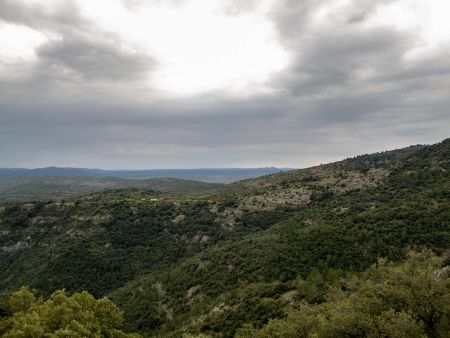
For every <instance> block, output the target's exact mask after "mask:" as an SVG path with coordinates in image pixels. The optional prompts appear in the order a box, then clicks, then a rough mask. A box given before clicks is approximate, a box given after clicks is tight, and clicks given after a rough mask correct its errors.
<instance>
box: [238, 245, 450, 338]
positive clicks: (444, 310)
mask: <svg viewBox="0 0 450 338" xmlns="http://www.w3.org/2000/svg"><path fill="white" fill-rule="evenodd" d="M443 265H444V259H443V258H439V257H435V256H432V255H430V254H429V253H427V252H423V253H421V254H411V255H410V257H409V259H408V260H407V261H406V262H405V263H404V264H393V263H389V262H387V261H386V260H383V259H380V260H379V261H378V263H377V264H376V265H374V266H372V267H371V268H370V269H369V270H368V271H367V272H366V273H364V274H363V277H362V278H359V279H358V278H352V279H349V280H345V281H341V283H340V285H339V286H338V287H329V290H328V292H327V294H326V297H325V301H323V302H320V303H308V302H306V301H300V302H296V303H295V304H293V305H292V306H290V307H289V310H288V311H287V314H286V317H285V318H283V319H275V320H271V321H269V323H268V324H266V325H264V326H263V327H262V328H260V329H255V328H253V327H252V326H251V325H249V324H247V325H244V326H243V328H241V329H239V330H238V333H237V335H236V337H242V338H244V337H245V338H247V337H253V338H263V337H286V338H289V337H292V338H296V337H324V338H325V337H326V338H328V337H405V338H406V337H448V336H449V334H450V270H449V269H448V266H447V267H445V268H444V267H443Z"/></svg>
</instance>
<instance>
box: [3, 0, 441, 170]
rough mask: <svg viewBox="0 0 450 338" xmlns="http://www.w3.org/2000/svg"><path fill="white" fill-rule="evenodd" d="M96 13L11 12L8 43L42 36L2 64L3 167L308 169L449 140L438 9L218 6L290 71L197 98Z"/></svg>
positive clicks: (25, 6)
mask: <svg viewBox="0 0 450 338" xmlns="http://www.w3.org/2000/svg"><path fill="white" fill-rule="evenodd" d="M86 3H88V2H86ZM86 3H85V2H84V1H81V0H80V1H72V2H70V1H68V2H64V5H61V3H59V4H58V5H57V3H56V2H55V3H53V2H51V4H50V5H48V6H44V5H41V4H40V3H38V2H33V1H31V2H30V1H22V0H20V1H17V0H15V1H12V0H3V1H2V2H0V33H1V30H2V28H4V27H13V28H14V27H16V28H17V27H25V28H26V29H29V30H30V31H33V32H37V33H39V34H41V35H42V36H43V38H42V42H40V43H39V44H37V45H36V46H35V47H33V54H32V55H33V56H32V57H31V58H25V57H19V56H18V57H16V58H11V57H6V56H2V53H1V52H0V154H1V159H0V167H12V166H14V167H18V166H21V167H36V166H46V165H61V166H62V165H65V166H84V167H102V168H130V169H132V168H163V167H214V166H266V165H267V166H269V165H278V166H297V167H303V166H308V165H312V164H317V163H323V162H327V161H332V160H336V159H339V158H341V157H345V156H349V155H356V154H358V153H363V152H370V151H377V150H383V149H387V148H395V147H401V146H406V145H409V144H413V143H430V142H435V141H439V140H440V139H443V138H445V137H449V136H450V135H449V130H450V128H449V127H450V108H449V107H450V96H449V95H448V93H449V92H450V61H449V60H450V58H449V55H450V40H445V39H442V38H439V39H438V38H437V37H436V38H434V36H433V35H427V32H428V28H429V26H430V25H431V24H432V19H433V18H431V17H426V15H425V14H424V15H422V14H418V13H422V12H423V11H424V10H426V9H427V8H428V7H429V6H432V5H430V4H429V3H428V2H425V1H420V0H417V1H401V0H397V1H396V0H368V1H361V0H349V1H338V0H336V1H334V0H330V1H325V0H322V1H317V0H316V1H312V0H302V1H298V0H296V1H294V0H279V1H264V0H260V1H258V0H251V1H250V0H249V1H231V0H230V1H228V2H227V3H225V4H224V3H223V2H221V4H220V6H219V5H218V6H217V8H216V10H215V11H214V13H213V14H214V15H223V16H227V17H228V18H231V19H230V20H231V21H230V22H233V20H242V17H243V16H244V17H247V18H252V20H253V18H256V16H257V15H259V16H260V17H259V19H258V20H262V19H264V20H265V22H266V24H267V27H268V29H269V28H270V29H273V30H274V32H275V35H276V38H277V44H273V48H282V49H283V52H285V53H286V55H288V62H287V65H285V66H284V67H283V68H282V69H281V70H279V71H275V72H272V73H270V74H267V76H266V78H267V80H265V81H264V83H258V84H257V85H254V86H250V87H246V88H245V90H244V89H243V90H242V92H239V91H236V90H235V89H233V90H231V89H230V88H227V87H223V88H219V89H217V88H214V90H212V91H204V92H202V93H197V94H196V95H189V96H186V95H184V96H179V95H176V93H167V92H164V91H163V90H162V89H161V88H159V85H158V82H157V81H155V80H153V75H152V74H154V72H156V71H157V70H159V69H162V68H163V67H166V66H167V62H166V61H167V60H165V59H163V58H161V55H160V54H159V53H158V50H154V51H151V50H149V48H145V47H146V46H144V45H142V44H140V43H139V41H141V40H139V39H133V37H134V36H136V35H137V33H139V35H140V36H141V35H142V32H136V34H134V33H133V32H129V33H127V34H125V33H126V32H125V33H124V31H122V30H119V29H116V27H115V26H113V25H107V24H105V23H104V22H102V20H96V18H95V17H93V16H92V15H90V14H89V13H90V12H89V5H88V4H86ZM118 3H121V2H120V1H119V2H118ZM190 3H191V1H188V0H185V1H167V3H166V2H164V1H155V2H153V3H152V4H151V5H149V4H148V2H147V3H144V2H140V1H123V3H121V5H120V6H121V7H120V8H122V10H123V11H124V14H123V15H134V14H133V13H135V12H139V11H141V10H142V6H154V10H155V11H156V10H161V11H162V12H161V13H163V12H164V8H165V6H170V7H171V8H172V9H173V8H178V7H179V8H183V7H184V8H186V6H190ZM436 3H441V2H439V1H437V2H436ZM441 4H442V6H444V5H445V3H444V2H442V3H441ZM418 9H421V10H422V12H420V11H418ZM175 10H176V9H175ZM105 11H107V9H106V8H105ZM114 13H115V12H114ZM120 13H121V12H120V11H119V12H117V15H118V17H117V20H120ZM130 13H131V14H130ZM218 13H219V14H218ZM399 13H400V14H399ZM402 13H403V14H402ZM424 13H426V11H425V12H424ZM415 15H416V16H415ZM386 18H388V19H389V20H386ZM192 19H193V20H195V17H193V18H192ZM406 19H407V20H406ZM173 24H174V25H176V24H177V23H176V22H174V23H173ZM433 24H435V22H434V23H433ZM205 29H208V27H205ZM443 29H445V26H443ZM449 33H450V31H449ZM158 34H161V35H162V36H164V34H165V32H164V31H161V32H158ZM144 35H145V34H144ZM449 36H450V34H449ZM221 38H223V37H221ZM11 39H14V36H11ZM180 43H181V42H180ZM1 45H2V41H0V50H1ZM197 48H199V47H198V46H197ZM201 48H202V53H208V50H209V49H208V48H209V47H208V46H202V47H201ZM206 55H208V54H206ZM258 57H260V58H264V57H265V56H264V55H260V56H258ZM257 61H258V60H257V58H255V62H257ZM223 62H226V58H225V59H224V61H223ZM212 75H213V74H212ZM212 80H213V79H212ZM193 81H195V79H193Z"/></svg>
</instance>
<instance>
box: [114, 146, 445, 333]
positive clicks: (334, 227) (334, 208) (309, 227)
mask: <svg viewBox="0 0 450 338" xmlns="http://www.w3.org/2000/svg"><path fill="white" fill-rule="evenodd" d="M449 164H450V141H449V140H446V141H444V142H443V143H441V144H437V145H434V146H430V147H425V148H421V149H417V151H416V152H413V153H412V154H411V155H410V156H408V157H406V158H405V159H404V160H402V161H401V163H396V165H395V166H394V167H393V168H392V169H391V171H390V174H389V175H388V176H386V178H385V179H384V180H382V182H381V183H380V184H378V185H376V186H371V185H369V186H368V187H367V188H365V189H360V190H351V191H346V192H345V191H344V192H343V193H341V194H336V193H335V194H326V195H321V196H320V197H319V198H315V199H313V200H312V202H310V203H309V205H308V206H307V207H303V208H300V209H299V210H297V211H296V213H295V215H294V216H293V217H292V218H290V219H289V220H287V221H283V222H280V223H278V224H277V225H275V226H273V227H271V228H270V229H268V230H267V231H264V232H259V233H255V234H252V235H248V236H246V237H244V238H243V239H241V240H238V241H234V242H226V243H221V244H219V245H217V246H214V247H212V248H209V249H207V250H205V251H203V252H202V253H200V254H198V255H196V256H194V257H192V258H189V259H187V260H185V261H183V262H181V263H180V264H178V265H176V266H174V267H173V268H171V269H169V270H164V271H160V272H156V273H153V274H151V275H148V276H146V277H145V278H140V279H139V280H137V281H135V282H133V283H130V284H129V285H127V286H126V287H124V288H123V289H121V290H118V291H117V292H115V293H114V294H113V295H112V297H113V299H114V300H115V301H116V302H117V303H118V304H120V305H121V306H122V308H123V309H125V311H126V313H127V318H128V323H131V325H130V328H133V329H137V330H142V331H144V332H145V331H147V332H151V331H152V330H153V329H155V328H158V327H160V332H161V333H163V334H169V335H170V332H172V333H173V332H175V333H174V334H175V336H176V335H177V334H180V333H181V332H183V331H185V330H187V331H189V330H192V331H193V332H205V331H206V332H208V333H213V334H219V335H224V336H228V335H232V334H233V333H234V331H235V330H236V329H238V328H239V326H240V325H242V320H240V319H239V318H240V316H242V315H244V314H245V315H244V317H246V316H247V317H248V318H249V319H248V320H249V321H250V322H251V321H253V323H254V324H255V323H256V324H259V325H260V324H263V323H264V322H265V321H267V320H268V318H274V317H277V316H282V315H283V313H280V311H275V310H276V309H280V306H281V303H282V302H283V298H280V297H282V295H283V294H285V293H286V292H288V291H289V290H290V288H291V287H292V285H293V283H294V282H293V281H294V280H295V279H296V278H297V277H302V278H306V277H307V276H308V275H309V274H310V273H312V272H313V271H314V269H319V270H326V269H330V268H332V269H344V270H347V271H355V272H356V271H362V270H364V269H366V268H367V267H368V266H369V265H370V264H372V263H374V262H375V261H376V259H377V258H378V257H388V258H390V259H394V260H399V259H401V258H402V257H404V255H405V253H406V252H407V251H408V250H410V249H420V248H425V247H430V248H433V249H434V250H436V251H438V252H439V251H441V252H442V251H443V250H449V249H450V244H449V243H450V223H449V220H450V210H449V208H448V205H449V202H450V201H449V199H450V195H449V193H448V192H449V191H450V177H449V169H450V165H449ZM290 175H292V174H290ZM260 180H261V179H260ZM261 283H262V284H261ZM267 283H268V284H267ZM274 283H275V284H274ZM276 283H281V284H278V286H277V284H276ZM255 285H256V286H255ZM258 285H259V286H258ZM264 285H266V286H264ZM255 287H256V288H257V289H258V290H260V291H259V293H262V294H263V295H264V294H265V295H266V296H260V298H261V299H260V300H259V301H257V302H256V303H255V302H252V301H251V298H252V297H253V296H251V295H252V294H253V295H255V292H254V291H253V293H252V292H251V291H250V290H251V289H252V288H253V289H254V288H255ZM261 290H262V291H261ZM264 290H266V291H264ZM167 309H170V311H167ZM142 313H144V314H146V315H145V316H142V315H140V314H142ZM168 313H170V316H169V315H168ZM187 318H190V323H191V324H187V325H186V319H187ZM230 321H231V324H230ZM164 322H168V324H166V325H165V326H164V325H163V326H160V325H161V324H162V323H164Z"/></svg>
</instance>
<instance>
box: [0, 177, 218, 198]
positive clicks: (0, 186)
mask: <svg viewBox="0 0 450 338" xmlns="http://www.w3.org/2000/svg"><path fill="white" fill-rule="evenodd" d="M126 188H141V189H151V190H156V191H161V192H167V193H171V194H177V195H196V194H206V193H214V192H219V191H222V190H224V189H226V186H225V185H223V184H219V183H206V182H199V181H192V180H184V179H176V178H153V179H146V180H144V179H125V178H118V177H89V176H48V177H45V176H44V177H41V176H30V177H27V176H25V177H24V176H6V177H1V176H0V201H4V202H29V201H50V200H64V199H66V200H67V199H74V198H77V197H80V196H82V195H85V194H87V193H92V192H99V191H104V190H110V189H126Z"/></svg>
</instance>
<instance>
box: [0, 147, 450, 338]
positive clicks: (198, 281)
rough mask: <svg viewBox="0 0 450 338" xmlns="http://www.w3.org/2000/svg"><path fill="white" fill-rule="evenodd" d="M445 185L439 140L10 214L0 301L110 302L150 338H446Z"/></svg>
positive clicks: (4, 212)
mask: <svg viewBox="0 0 450 338" xmlns="http://www.w3.org/2000/svg"><path fill="white" fill-rule="evenodd" d="M449 169H450V140H445V141H443V142H442V143H439V144H435V145H432V146H414V147H409V148H405V149H400V150H394V151H389V152H384V153H377V154H372V155H363V156H358V157H355V158H352V159H347V160H344V161H341V162H336V163H332V164H327V165H321V166H318V167H313V168H309V169H303V170H294V171H290V172H286V173H280V174H272V175H268V176H264V177H261V178H256V179H251V180H245V181H240V182H237V183H233V184H231V185H229V186H227V187H226V189H223V190H221V191H218V190H217V189H211V191H208V190H207V189H206V190H202V191H200V192H199V193H197V194H196V195H186V194H185V195H183V196H180V195H179V194H174V193H173V192H170V191H167V192H157V191H154V190H148V189H123V190H112V191H107V192H102V193H94V194H90V195H87V196H84V197H80V198H78V199H76V200H73V201H62V202H61V201H59V202H29V203H4V204H2V205H1V206H0V260H1V262H2V267H3V268H2V270H1V271H0V285H2V289H3V291H5V292H12V291H13V290H17V289H19V288H20V287H21V286H23V285H25V286H29V287H31V288H35V289H36V290H37V292H39V293H40V294H41V295H43V296H45V297H47V296H48V295H50V294H51V293H52V292H54V291H55V290H57V289H62V288H65V289H66V290H67V291H68V292H69V293H71V292H81V291H84V290H86V291H88V292H90V293H92V294H93V295H94V296H95V297H102V296H108V297H110V299H111V300H112V301H113V302H114V303H115V304H116V305H117V306H119V308H120V309H122V310H123V311H124V328H125V330H127V331H129V332H139V333H141V334H143V335H144V336H152V335H159V336H168V337H180V336H182V335H199V334H206V335H210V336H218V337H232V336H234V335H237V336H238V337H272V336H277V335H278V336H281V337H302V336H317V337H348V336H358V337H359V336H383V337H384V336H387V337H400V336H402V335H401V334H406V336H408V337H416V336H417V337H419V336H430V337H446V336H447V335H446V334H447V333H448V324H449V323H450V298H449V297H448V296H449V295H450V293H449V279H448V273H447V272H448V269H447V268H446V266H447V265H448V263H449V261H448V258H446V257H448V256H446V255H448V252H449V250H450V208H449V207H448V206H449V205H450V177H449ZM211 192H214V193H211ZM426 249H427V250H431V252H433V253H434V255H438V256H440V258H438V257H437V256H433V255H432V254H431V252H428V251H424V252H422V250H426ZM413 251H415V252H422V253H420V254H412V256H411V257H410V258H409V260H408V261H407V262H406V263H403V265H402V263H401V262H404V260H405V259H406V257H407V255H408V253H409V252H413ZM380 257H384V258H386V259H387V260H389V261H392V262H394V263H387V262H386V261H380V263H379V264H378V265H377V266H372V265H373V264H375V263H377V262H378V260H379V258H380ZM444 272H445V273H444ZM399 281H403V282H399ZM386 285H388V286H389V288H387V289H386V288H385V286H386ZM428 286H430V287H431V289H430V290H432V291H428ZM433 288H435V289H433ZM433 290H434V291H433ZM426 299H429V300H430V302H429V304H428V303H427V305H426V306H425V305H423V304H422V303H420V302H422V301H423V302H425V301H426ZM362 308H363V310H361V309H362ZM342 313H345V314H346V315H342ZM430 313H431V314H430ZM270 320H271V321H270ZM319 322H320V323H321V324H320V325H319V324H318V323H319ZM446 325H447V326H446ZM398 327H403V328H404V330H403V331H402V330H399V329H398ZM396 332H397V333H396ZM402 332H403V333H402ZM403 336H405V335H403Z"/></svg>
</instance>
